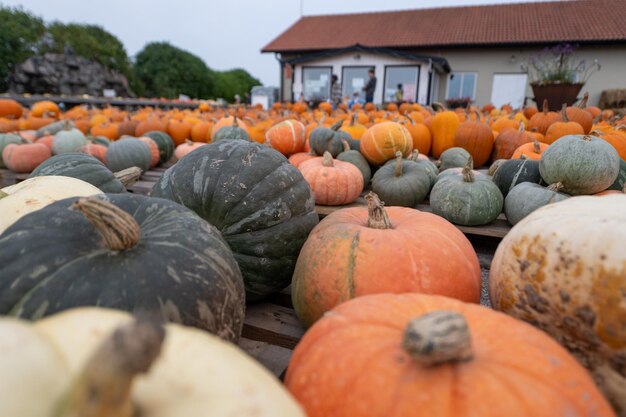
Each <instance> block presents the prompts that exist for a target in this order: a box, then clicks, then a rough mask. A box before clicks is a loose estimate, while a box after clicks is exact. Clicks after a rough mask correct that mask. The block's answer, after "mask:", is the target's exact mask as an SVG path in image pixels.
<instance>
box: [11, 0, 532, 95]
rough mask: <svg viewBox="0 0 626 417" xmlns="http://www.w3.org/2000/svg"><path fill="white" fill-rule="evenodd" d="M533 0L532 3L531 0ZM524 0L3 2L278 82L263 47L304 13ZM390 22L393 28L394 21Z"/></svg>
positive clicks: (131, 43)
mask: <svg viewBox="0 0 626 417" xmlns="http://www.w3.org/2000/svg"><path fill="white" fill-rule="evenodd" d="M528 1H531V0H528ZM520 2H521V1H520V0H498V1H495V0H392V1H391V0H302V4H301V2H300V0H226V1H213V0H178V1H172V0H167V1H163V0H105V1H96V2H94V1H92V0H0V4H4V5H11V6H16V5H20V6H23V7H24V8H25V9H27V10H29V11H31V12H33V13H34V14H36V15H38V16H40V17H42V18H43V19H44V20H45V21H52V20H59V21H61V22H64V23H67V22H77V23H90V24H97V25H100V26H102V27H104V28H105V29H106V30H107V31H109V32H111V33H113V34H114V35H115V36H117V37H118V38H119V39H120V40H121V41H122V42H123V43H124V45H125V46H126V51H127V52H128V54H129V55H130V56H131V57H132V56H134V55H135V54H136V53H137V52H139V51H140V50H141V48H143V46H144V45H145V44H146V43H148V42H151V41H168V42H170V43H171V44H172V45H174V46H177V47H179V48H181V49H185V50H187V51H189V52H191V53H193V54H195V55H197V56H199V57H200V58H202V59H203V60H204V61H205V62H206V63H207V65H208V66H209V67H211V68H213V69H218V70H224V69H230V68H244V69H246V70H247V71H248V72H250V73H251V74H252V75H253V76H255V77H256V78H258V79H260V80H261V82H263V83H264V84H265V85H278V77H279V72H278V63H277V61H276V59H275V58H274V54H261V52H260V50H261V48H263V47H264V46H265V45H266V44H268V43H269V42H270V41H271V40H272V39H274V38H275V37H276V36H278V35H279V34H280V33H282V32H283V31H284V30H285V29H287V28H288V27H289V26H290V25H292V24H293V23H294V22H296V21H297V20H298V18H299V17H300V12H301V5H302V12H303V13H304V15H318V14H333V13H351V12H366V11H382V10H398V9H415V8H428V7H446V6H456V5H467V4H493V3H520ZM391 24H392V23H391Z"/></svg>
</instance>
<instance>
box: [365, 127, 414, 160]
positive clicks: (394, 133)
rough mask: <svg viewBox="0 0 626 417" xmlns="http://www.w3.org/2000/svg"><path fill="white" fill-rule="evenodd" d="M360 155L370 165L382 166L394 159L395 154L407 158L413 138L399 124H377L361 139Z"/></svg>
mask: <svg viewBox="0 0 626 417" xmlns="http://www.w3.org/2000/svg"><path fill="white" fill-rule="evenodd" d="M360 142H361V147H360V150H361V153H362V154H363V156H364V157H365V159H367V161H368V162H369V163H370V164H372V165H382V164H384V163H385V162H387V161H389V160H391V159H395V156H396V152H398V151H400V152H401V153H402V156H404V157H407V156H409V155H410V154H411V151H412V150H413V138H412V137H411V134H410V133H409V131H408V130H407V129H406V128H405V127H404V126H403V125H401V124H400V123H396V122H383V123H377V124H375V125H373V126H372V127H370V128H369V129H367V131H366V132H365V134H363V136H362V137H361V141H360Z"/></svg>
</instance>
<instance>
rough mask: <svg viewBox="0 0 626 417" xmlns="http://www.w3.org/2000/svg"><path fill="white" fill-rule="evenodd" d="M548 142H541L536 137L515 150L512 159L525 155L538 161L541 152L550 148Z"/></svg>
mask: <svg viewBox="0 0 626 417" xmlns="http://www.w3.org/2000/svg"><path fill="white" fill-rule="evenodd" d="M548 146H550V145H548V144H545V143H541V142H539V141H538V140H537V139H535V140H534V141H533V142H532V143H530V142H529V143H525V144H523V145H522V146H520V147H519V148H517V149H516V150H515V152H513V155H511V159H519V158H521V156H522V155H524V156H525V157H526V158H527V159H532V160H533V161H537V160H539V159H541V154H542V153H543V151H545V150H546V149H547V148H548Z"/></svg>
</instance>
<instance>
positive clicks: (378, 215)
mask: <svg viewBox="0 0 626 417" xmlns="http://www.w3.org/2000/svg"><path fill="white" fill-rule="evenodd" d="M365 201H367V214H368V218H367V227H369V228H372V229H391V228H392V225H391V220H389V215H388V214H387V210H385V206H384V204H383V202H382V201H380V199H379V198H378V195H376V194H375V193H373V192H371V191H370V192H369V193H367V194H365Z"/></svg>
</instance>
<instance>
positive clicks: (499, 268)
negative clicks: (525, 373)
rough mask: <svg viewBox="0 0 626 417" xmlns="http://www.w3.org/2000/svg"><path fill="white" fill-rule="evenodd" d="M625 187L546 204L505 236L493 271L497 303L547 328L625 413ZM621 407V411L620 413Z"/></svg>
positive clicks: (491, 278) (493, 297)
mask: <svg viewBox="0 0 626 417" xmlns="http://www.w3.org/2000/svg"><path fill="white" fill-rule="evenodd" d="M625 242H626V195H620V194H616V195H607V196H605V197H602V198H597V197H572V198H569V199H567V200H565V201H561V202H559V203H555V204H550V205H548V206H545V207H542V208H540V209H538V210H536V211H534V212H533V213H531V214H530V215H528V216H527V217H526V218H524V219H523V220H522V221H520V222H519V223H518V224H517V225H516V226H515V227H513V229H511V231H510V232H509V233H508V234H507V235H506V237H505V238H504V239H503V240H502V242H501V243H500V245H499V246H498V249H497V250H496V254H495V256H494V259H493V262H492V264H491V271H490V274H489V289H490V294H491V302H492V304H493V307H494V308H495V309H497V310H500V311H503V312H505V313H507V314H510V315H512V316H514V317H516V318H519V319H522V320H526V321H528V322H530V323H532V324H534V325H536V326H538V327H539V328H541V329H543V330H545V331H546V332H547V333H548V334H549V335H551V336H553V337H554V338H556V339H557V340H558V341H559V342H560V343H561V344H562V345H563V346H565V347H566V348H568V349H569V350H570V351H571V352H572V353H573V354H574V355H575V356H576V357H577V358H578V359H579V361H580V362H581V363H582V364H583V365H584V366H585V367H587V368H588V369H589V370H590V371H591V373H592V374H593V376H594V378H595V380H596V382H597V383H598V385H599V386H600V387H601V388H602V390H603V391H604V393H605V395H606V396H607V398H608V399H609V400H610V401H611V402H612V404H613V406H614V407H615V408H616V409H617V411H618V414H619V415H621V416H626V395H625V394H626V245H625ZM620 413H621V414H620Z"/></svg>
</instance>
